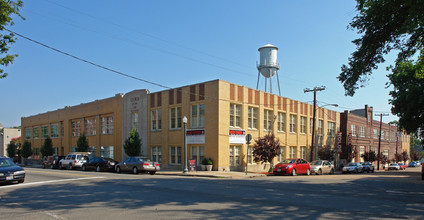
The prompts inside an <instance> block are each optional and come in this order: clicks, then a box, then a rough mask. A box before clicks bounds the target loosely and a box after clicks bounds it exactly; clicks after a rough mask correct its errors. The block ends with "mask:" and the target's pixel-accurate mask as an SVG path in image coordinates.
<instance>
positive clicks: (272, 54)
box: [257, 44, 280, 78]
mask: <svg viewBox="0 0 424 220" xmlns="http://www.w3.org/2000/svg"><path fill="white" fill-rule="evenodd" d="M277 50H278V48H277V47H276V46H274V45H272V44H266V45H265V46H263V47H261V48H259V49H258V51H259V53H260V61H259V65H257V68H258V70H259V72H260V73H261V74H262V75H263V76H264V77H266V78H270V77H272V76H274V75H275V74H276V73H277V70H278V69H280V67H279V65H278V61H277Z"/></svg>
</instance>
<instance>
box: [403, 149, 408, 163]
mask: <svg viewBox="0 0 424 220" xmlns="http://www.w3.org/2000/svg"><path fill="white" fill-rule="evenodd" d="M402 157H403V161H404V162H406V161H407V160H409V155H408V152H407V151H404V152H402Z"/></svg>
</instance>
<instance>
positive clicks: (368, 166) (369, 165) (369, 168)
mask: <svg viewBox="0 0 424 220" xmlns="http://www.w3.org/2000/svg"><path fill="white" fill-rule="evenodd" d="M362 167H363V169H364V172H367V173H369V172H371V173H374V170H375V167H374V165H372V163H371V162H363V163H362Z"/></svg>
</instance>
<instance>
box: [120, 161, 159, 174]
mask: <svg viewBox="0 0 424 220" xmlns="http://www.w3.org/2000/svg"><path fill="white" fill-rule="evenodd" d="M115 170H116V172H117V173H120V172H132V173H134V174H138V173H140V172H143V173H147V172H148V173H150V174H151V175H154V174H155V173H156V171H159V170H160V166H159V163H157V162H154V161H151V160H150V159H148V158H145V157H128V158H127V159H125V160H124V161H123V162H121V163H118V164H117V165H116V167H115Z"/></svg>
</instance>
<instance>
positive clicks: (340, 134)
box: [337, 131, 342, 154]
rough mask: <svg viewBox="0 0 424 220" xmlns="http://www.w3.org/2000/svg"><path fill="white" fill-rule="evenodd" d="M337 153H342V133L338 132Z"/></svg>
mask: <svg viewBox="0 0 424 220" xmlns="http://www.w3.org/2000/svg"><path fill="white" fill-rule="evenodd" d="M337 153H339V154H341V153H342V132H341V131H339V132H337Z"/></svg>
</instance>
